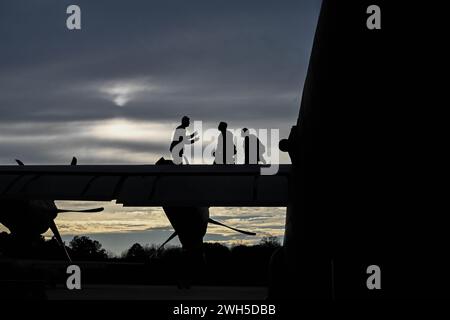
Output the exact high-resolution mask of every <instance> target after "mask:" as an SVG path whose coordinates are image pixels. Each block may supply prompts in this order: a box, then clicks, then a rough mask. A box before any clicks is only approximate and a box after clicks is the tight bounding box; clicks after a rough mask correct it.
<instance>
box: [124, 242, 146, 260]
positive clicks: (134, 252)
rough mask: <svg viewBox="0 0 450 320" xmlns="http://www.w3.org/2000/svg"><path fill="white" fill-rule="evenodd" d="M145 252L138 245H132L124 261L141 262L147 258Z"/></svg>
mask: <svg viewBox="0 0 450 320" xmlns="http://www.w3.org/2000/svg"><path fill="white" fill-rule="evenodd" d="M147 256H148V255H147V252H146V250H145V249H144V247H142V246H141V245H140V244H139V243H135V244H133V245H132V246H131V247H130V249H128V251H127V252H126V254H125V259H127V260H130V261H143V260H144V259H145V258H146V257H147Z"/></svg>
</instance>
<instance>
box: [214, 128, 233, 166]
mask: <svg viewBox="0 0 450 320" xmlns="http://www.w3.org/2000/svg"><path fill="white" fill-rule="evenodd" d="M227 127H228V125H227V123H226V122H220V123H219V127H218V129H219V131H220V134H219V138H218V141H217V148H216V151H215V152H214V157H215V160H214V163H215V164H234V159H235V155H236V146H235V145H234V141H233V134H232V133H231V132H230V131H228V130H227Z"/></svg>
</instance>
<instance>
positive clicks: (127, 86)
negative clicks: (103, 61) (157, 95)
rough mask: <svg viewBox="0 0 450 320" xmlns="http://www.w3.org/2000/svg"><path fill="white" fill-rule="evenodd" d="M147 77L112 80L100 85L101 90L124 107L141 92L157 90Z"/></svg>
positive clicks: (117, 104)
mask: <svg viewBox="0 0 450 320" xmlns="http://www.w3.org/2000/svg"><path fill="white" fill-rule="evenodd" d="M157 88H158V87H157V86H156V85H154V84H151V83H150V82H149V81H148V80H147V79H138V80H120V81H112V82H108V83H106V84H103V85H101V86H100V88H99V91H100V93H101V94H103V95H104V96H105V97H106V98H107V99H108V100H111V101H112V102H114V104H115V105H116V106H119V107H123V106H125V105H126V104H127V103H128V102H130V101H132V100H134V99H136V98H137V97H138V96H139V95H140V94H142V93H145V92H152V91H155V90H157Z"/></svg>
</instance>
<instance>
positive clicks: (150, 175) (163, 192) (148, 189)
mask: <svg viewBox="0 0 450 320" xmlns="http://www.w3.org/2000/svg"><path fill="white" fill-rule="evenodd" d="M260 169H261V166H260V165H230V166H213V165H189V166H175V167H173V166H170V167H161V166H155V165H88V166H20V167H19V166H0V201H1V200H2V199H33V200H76V201H113V200H116V202H117V203H119V204H123V205H124V206H230V207H232V206H249V207H253V206H261V207H264V206H267V207H278V206H286V205H287V199H288V175H289V172H290V165H280V168H279V171H278V173H277V174H276V175H270V176H266V175H261V174H260Z"/></svg>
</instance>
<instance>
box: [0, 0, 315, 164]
mask: <svg viewBox="0 0 450 320" xmlns="http://www.w3.org/2000/svg"><path fill="white" fill-rule="evenodd" d="M76 3H77V4H78V5H79V6H80V7H81V9H82V30H81V31H68V30H67V29H66V27H65V19H66V14H65V9H66V7H67V6H68V5H69V4H72V1H61V0H42V1H25V0H4V1H1V3H0V38H1V39H2V49H1V50H0V135H1V137H0V138H4V139H6V138H8V139H9V140H8V139H7V140H6V141H5V140H4V139H3V140H0V144H1V148H0V160H1V161H5V159H9V158H11V157H14V156H15V155H20V156H23V157H26V158H29V159H30V161H32V162H45V160H49V161H55V160H61V161H62V160H63V159H65V158H68V157H70V156H71V155H72V153H71V150H73V149H77V148H81V146H82V145H84V147H85V148H96V147H98V148H109V149H110V148H115V149H116V150H117V151H118V152H121V151H126V152H130V153H132V152H145V151H146V150H148V151H151V152H154V153H158V152H162V151H163V150H165V148H166V146H163V145H162V144H160V143H150V142H149V143H142V142H132V141H127V142H123V141H115V140H108V141H105V140H101V141H100V140H98V139H97V140H96V138H95V137H92V139H85V138H84V139H72V140H70V146H69V145H67V143H64V139H63V140H58V141H59V143H60V144H64V148H65V149H67V154H61V150H59V149H58V150H55V149H56V148H61V147H60V146H58V143H56V144H50V143H44V142H45V139H44V140H43V141H44V142H41V143H36V142H30V141H28V142H27V139H26V137H28V136H30V135H58V134H59V136H60V137H63V136H64V135H67V134H69V133H70V132H76V131H77V130H79V129H80V127H81V128H82V125H80V122H81V123H82V122H88V121H101V120H108V119H116V118H121V119H129V120H139V121H153V122H155V121H156V122H164V123H168V122H176V121H178V120H179V118H180V116H181V115H184V114H188V115H190V116H191V117H192V118H193V119H201V120H204V121H207V122H209V123H216V122H218V121H221V120H226V121H228V122H229V123H230V125H235V126H246V127H254V128H258V127H267V128H283V130H284V131H283V134H286V133H287V131H288V130H289V128H290V126H291V125H292V124H293V123H295V119H296V117H297V114H298V107H299V96H300V94H301V88H302V84H303V81H304V77H305V74H306V68H307V64H308V57H309V52H310V48H311V44H312V38H313V33H314V29H315V24H316V20H317V15H318V11H319V6H320V1H319V0H304V1H298V0H296V1H283V2H280V1H275V0H258V1H256V0H253V1H238V0H236V1H215V0H208V1H206V0H205V1H183V0H173V1H146V0H139V1H138V0H134V1H123V0H120V1H119V0H102V1H100V0H98V1H87V0H79V1H76ZM117 92H118V93H117ZM118 101H119V102H118ZM120 101H125V102H123V104H124V105H123V106H119V105H118V103H119V104H120V103H121V102H120ZM24 124H26V129H24V128H23V126H24Z"/></svg>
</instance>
